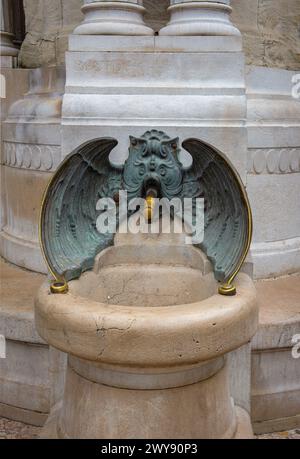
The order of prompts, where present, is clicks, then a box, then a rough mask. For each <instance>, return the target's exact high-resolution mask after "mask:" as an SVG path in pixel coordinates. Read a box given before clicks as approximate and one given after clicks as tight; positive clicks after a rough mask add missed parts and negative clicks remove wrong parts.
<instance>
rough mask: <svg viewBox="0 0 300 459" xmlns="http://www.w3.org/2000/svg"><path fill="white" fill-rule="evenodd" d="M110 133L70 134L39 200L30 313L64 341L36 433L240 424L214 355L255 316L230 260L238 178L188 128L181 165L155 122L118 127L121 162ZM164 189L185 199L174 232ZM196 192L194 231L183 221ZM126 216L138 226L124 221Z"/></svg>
mask: <svg viewBox="0 0 300 459" xmlns="http://www.w3.org/2000/svg"><path fill="white" fill-rule="evenodd" d="M116 145H117V140H115V139H112V138H101V139H95V140H93V141H90V142H87V143H85V144H83V145H81V146H80V147H79V148H77V149H76V150H75V151H74V152H73V153H72V154H71V155H69V156H68V157H67V158H66V159H65V161H64V162H63V163H62V165H61V166H60V168H59V169H58V171H57V172H56V174H55V175H54V177H53V179H52V180H51V182H50V184H49V186H48V189H47V191H46V194H45V197H44V201H43V206H42V212H41V225H40V232H41V245H42V249H43V252H44V256H45V260H46V262H47V264H48V266H49V271H50V272H51V274H52V280H51V282H50V283H49V282H47V283H46V284H44V285H43V286H42V288H41V289H40V291H39V293H38V296H37V299H36V307H35V315H36V326H37V330H38V332H39V334H40V335H41V336H42V338H43V339H44V340H45V341H46V342H48V343H49V344H50V345H51V346H53V347H55V348H57V349H59V350H61V351H63V352H66V353H67V354H68V368H67V377H66V383H65V392H64V396H63V400H62V401H61V403H60V404H59V405H58V406H57V407H56V410H55V411H54V413H53V414H52V417H51V419H50V420H49V422H48V424H47V426H46V427H45V431H44V436H52V437H56V438H57V437H58V438H102V439H105V438H114V439H118V438H128V439H132V438H186V439H188V438H239V437H243V438H249V437H251V436H252V429H251V424H250V421H249V416H248V415H247V413H246V412H245V411H243V410H242V409H241V408H239V407H236V406H235V404H234V401H233V399H232V397H231V390H230V376H231V375H230V372H231V370H230V366H229V365H228V358H227V357H228V355H229V353H230V352H232V351H234V350H237V349H239V348H241V347H242V346H243V345H245V344H246V343H248V342H249V341H250V340H251V338H252V337H253V336H254V334H255V333H256V329H257V304H256V293H255V288H254V286H253V283H252V281H251V279H250V278H249V277H248V275H246V274H245V273H239V271H240V269H241V267H242V264H243V262H244V260H245V257H246V255H247V252H248V250H249V245H250V240H251V234H252V219H251V211H250V207H249V203H248V199H247V196H246V193H245V190H244V187H243V185H242V182H241V180H240V178H239V176H238V174H237V172H236V171H235V169H234V168H233V166H232V165H231V164H230V163H229V162H228V161H227V160H226V159H225V157H224V156H223V155H222V154H221V153H220V152H219V151H217V150H216V149H215V148H213V147H212V146H210V145H208V144H206V143H204V142H201V141H200V140H198V139H187V140H185V141H184V142H183V144H182V145H183V148H184V149H185V150H186V151H188V152H189V154H190V156H191V162H190V164H189V165H185V166H183V164H182V163H181V162H180V160H179V152H180V144H179V139H178V138H170V137H169V136H168V135H167V134H165V133H163V132H161V131H157V130H152V131H148V132H146V133H145V134H144V135H143V136H140V137H130V147H129V156H128V159H127V160H126V162H125V164H123V165H120V164H114V163H113V161H112V160H111V157H110V152H111V151H112V150H113V149H114V148H115V147H116ZM121 193H126V196H127V198H128V200H129V205H128V206H127V208H124V206H123V203H122V199H121V198H122V194H121ZM175 198H176V199H177V202H178V201H179V202H182V203H184V204H185V203H186V202H187V201H186V200H187V199H191V202H192V205H191V207H190V209H191V212H190V218H189V219H188V223H189V224H188V225H186V226H185V227H184V230H182V231H181V232H180V231H178V230H175V226H176V224H178V223H179V222H181V223H182V221H183V219H184V218H182V215H180V213H179V210H178V208H176V206H174V208H172V211H171V212H170V215H171V221H172V225H171V226H170V227H166V222H165V220H164V219H163V213H162V211H161V210H157V209H161V207H160V206H159V204H158V203H159V199H165V200H166V201H165V202H171V203H172V202H174V199H175ZM141 199H142V201H141ZM201 199H202V200H203V202H204V208H203V210H204V213H203V215H204V218H203V234H202V236H203V237H202V239H201V241H200V240H198V239H197V238H196V239H195V234H194V233H193V231H192V228H194V226H193V224H194V223H195V222H196V223H197V222H198V221H197V218H196V217H197V206H196V204H197V202H198V201H197V200H200V201H199V202H201ZM99 200H100V201H101V203H102V204H103V202H105V203H106V204H105V205H103V206H101V205H100V204H101V203H100V201H99ZM103 200H104V201H103ZM172 200H173V201H172ZM142 202H144V203H145V204H144V207H143V204H142ZM99 203H100V204H99ZM132 203H135V204H136V203H139V204H140V206H139V208H138V207H134V206H132ZM112 209H113V210H114V211H117V212H116V214H117V217H116V219H115V222H114V225H112V226H109V225H108V226H109V228H110V230H109V231H107V232H105V231H103V226H101V225H100V223H99V222H100V221H102V222H103V221H104V220H105V219H104V218H102V217H104V216H105V215H106V216H107V215H108V214H107V212H108V210H110V211H111V210H112ZM138 209H139V210H138ZM137 215H138V218H137ZM101 218H102V220H101ZM133 222H134V223H137V222H139V227H138V228H139V231H128V228H132V227H136V226H134V225H132V226H131V224H132V223H133ZM155 224H156V225H157V226H156V227H157V228H158V231H152V229H153V225H155ZM177 226H178V225H177Z"/></svg>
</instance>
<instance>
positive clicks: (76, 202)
mask: <svg viewBox="0 0 300 459" xmlns="http://www.w3.org/2000/svg"><path fill="white" fill-rule="evenodd" d="M117 144H118V142H117V141H116V140H115V139H112V138H100V139H95V140H92V141H90V142H87V143H85V144H84V145H82V146H80V147H79V148H78V149H76V150H75V151H74V152H73V153H71V154H70V155H69V156H68V157H67V158H66V159H65V160H64V161H63V163H62V164H61V166H60V167H59V169H58V170H57V172H56V173H55V175H54V177H53V179H52V180H51V182H50V184H49V186H48V188H47V190H46V192H45V195H44V199H43V205H42V211H41V219H40V239H41V246H42V249H43V253H44V257H45V260H46V262H47V264H48V267H49V269H50V271H51V272H52V274H53V276H54V277H55V278H56V280H60V281H61V282H67V281H69V280H71V279H74V278H78V277H79V276H80V275H81V274H82V273H83V272H84V271H86V270H89V269H91V268H92V267H93V264H94V258H95V256H96V255H97V253H99V252H100V251H101V250H103V249H104V248H106V247H108V246H109V245H111V244H112V243H113V235H111V234H100V233H99V232H98V230H97V228H96V220H97V217H98V215H99V211H97V210H96V205H97V202H98V200H99V199H100V198H103V197H111V198H112V197H113V196H114V193H115V192H118V191H119V189H120V187H121V178H122V170H121V169H120V168H119V169H118V168H117V167H115V166H113V165H112V164H111V163H110V161H109V154H110V152H111V151H112V149H113V148H114V147H115V146H116V145H117Z"/></svg>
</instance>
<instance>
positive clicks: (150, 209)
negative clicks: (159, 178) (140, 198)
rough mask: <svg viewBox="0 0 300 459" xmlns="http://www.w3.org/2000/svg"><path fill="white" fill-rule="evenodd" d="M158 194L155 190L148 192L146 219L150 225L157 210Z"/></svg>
mask: <svg viewBox="0 0 300 459" xmlns="http://www.w3.org/2000/svg"><path fill="white" fill-rule="evenodd" d="M156 197H157V192H156V191H155V190H153V189H150V190H148V191H147V194H146V203H145V219H146V221H147V222H148V223H152V220H153V215H154V210H155V199H156Z"/></svg>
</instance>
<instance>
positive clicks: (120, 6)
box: [74, 0, 154, 35]
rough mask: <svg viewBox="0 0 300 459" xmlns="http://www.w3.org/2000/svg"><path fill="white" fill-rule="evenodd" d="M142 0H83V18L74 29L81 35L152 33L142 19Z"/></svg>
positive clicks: (143, 10)
mask: <svg viewBox="0 0 300 459" xmlns="http://www.w3.org/2000/svg"><path fill="white" fill-rule="evenodd" d="M142 4H143V2H142V0H115V1H112V2H110V1H106V0H102V1H101V0H100V1H93V0H85V1H84V6H83V7H82V12H83V14H84V16H85V19H84V21H83V23H82V24H80V25H79V26H78V27H77V28H76V29H75V31H74V33H75V34H82V35H153V34H154V31H153V30H152V29H151V28H150V27H148V26H146V24H145V23H144V20H143V15H144V13H145V11H146V10H145V8H144V7H143V6H142Z"/></svg>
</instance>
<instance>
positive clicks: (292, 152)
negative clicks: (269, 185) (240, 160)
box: [248, 147, 300, 175]
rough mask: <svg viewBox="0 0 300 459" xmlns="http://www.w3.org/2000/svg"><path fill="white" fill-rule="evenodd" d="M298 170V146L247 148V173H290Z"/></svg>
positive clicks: (299, 162)
mask: <svg viewBox="0 0 300 459" xmlns="http://www.w3.org/2000/svg"><path fill="white" fill-rule="evenodd" d="M297 172H300V147H297V148H257V149H249V150H248V173H249V174H256V175H261V174H292V173H297Z"/></svg>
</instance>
